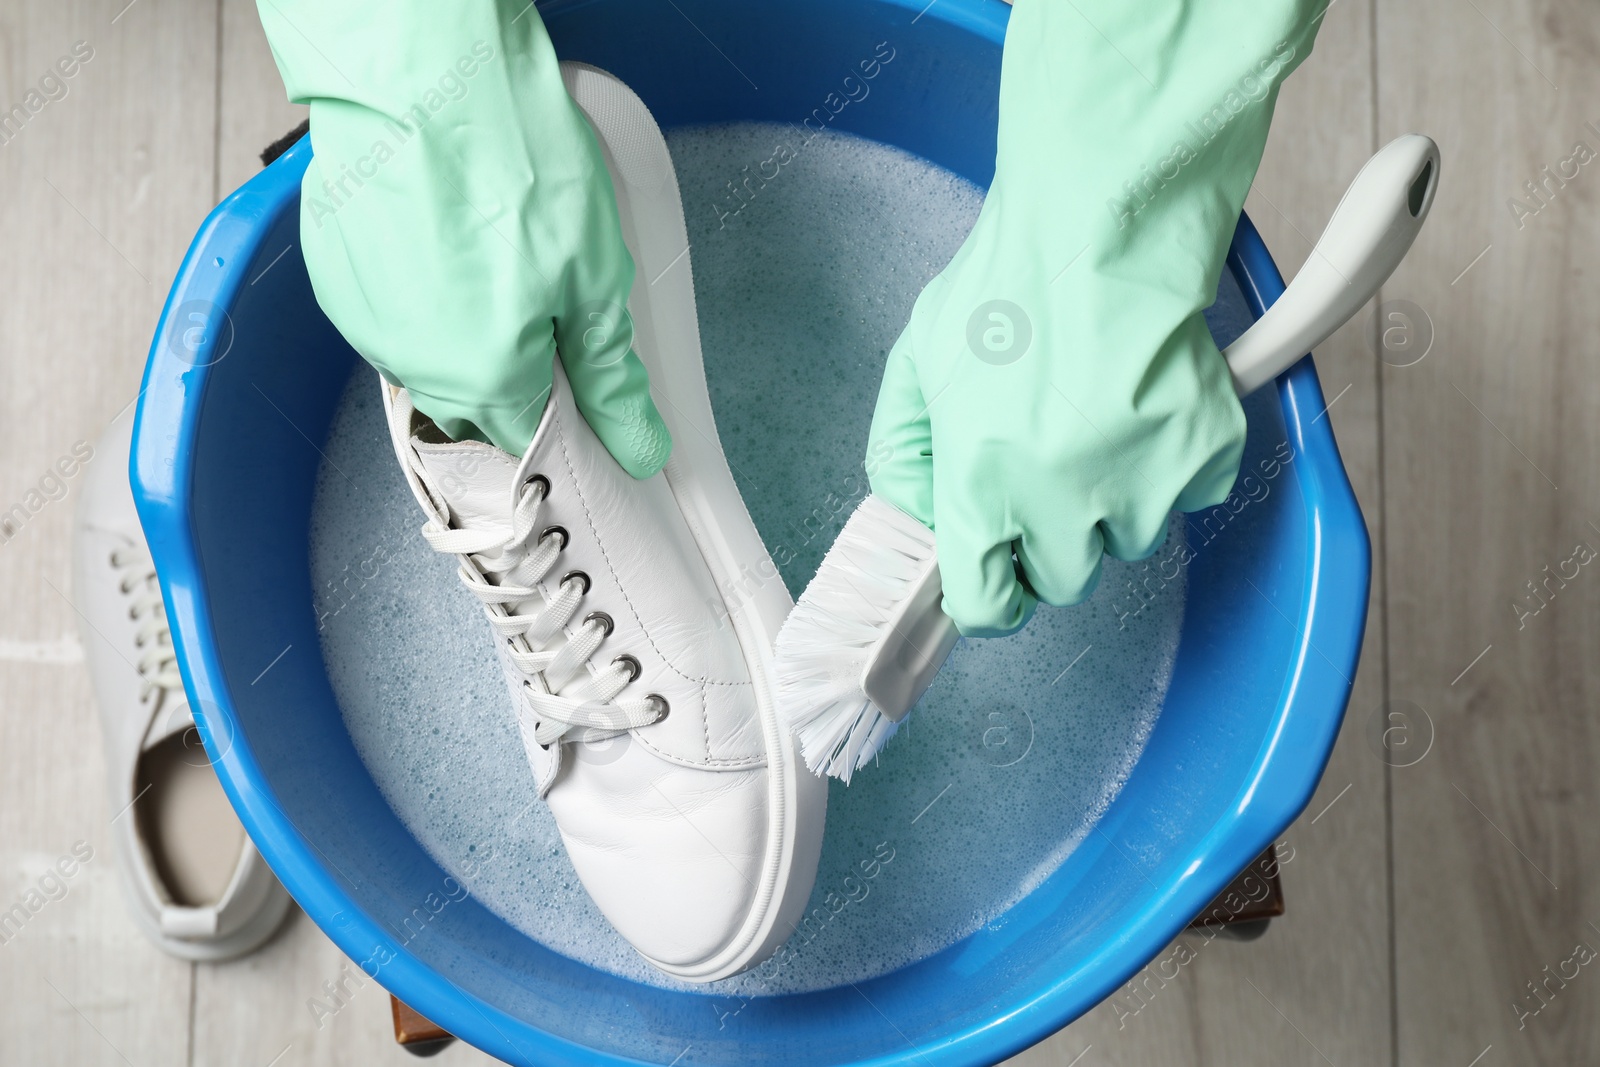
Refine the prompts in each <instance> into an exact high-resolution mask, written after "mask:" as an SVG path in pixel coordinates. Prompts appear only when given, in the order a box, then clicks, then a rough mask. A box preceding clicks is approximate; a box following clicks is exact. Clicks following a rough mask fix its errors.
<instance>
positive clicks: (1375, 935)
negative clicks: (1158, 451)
mask: <svg viewBox="0 0 1600 1067" xmlns="http://www.w3.org/2000/svg"><path fill="white" fill-rule="evenodd" d="M1370 38H1371V21H1370V13H1369V9H1368V8H1367V7H1366V6H1364V5H1360V4H1337V5H1335V6H1334V7H1333V8H1331V9H1330V12H1329V14H1328V15H1327V17H1326V19H1325V25H1324V26H1323V27H1322V29H1321V31H1320V33H1319V36H1318V41H1317V46H1316V50H1315V52H1314V53H1313V54H1312V56H1311V58H1310V59H1308V60H1307V61H1306V63H1305V64H1304V65H1303V66H1302V67H1301V68H1300V69H1299V70H1298V71H1297V72H1296V73H1295V74H1294V76H1293V77H1292V78H1291V79H1290V80H1289V81H1288V82H1287V83H1286V84H1285V87H1284V90H1283V93H1282V96H1281V98H1280V100H1279V104H1278V110H1277V115H1276V118H1275V121H1274V124H1273V131H1272V137H1271V141H1270V143H1269V145H1268V149H1267V154H1266V158H1265V159H1264V160H1263V163H1262V168H1261V172H1260V174H1259V175H1258V177H1257V180H1256V185H1255V191H1254V192H1252V194H1251V196H1250V198H1249V200H1248V201H1247V202H1246V210H1247V211H1249V213H1250V216H1251V218H1252V219H1253V220H1254V221H1255V223H1256V225H1257V227H1258V228H1259V229H1260V230H1261V232H1262V236H1263V237H1264V239H1265V240H1266V242H1267V245H1268V247H1269V248H1271V249H1272V251H1273V255H1274V258H1275V259H1276V260H1277V262H1278V265H1279V267H1280V268H1281V269H1282V271H1283V273H1284V275H1285V277H1293V276H1294V273H1295V272H1296V271H1297V270H1298V269H1299V267H1300V265H1301V264H1302V263H1303V262H1304V260H1305V258H1306V257H1307V255H1309V253H1310V251H1311V247H1312V244H1313V243H1314V242H1315V241H1316V238H1317V237H1318V235H1320V233H1321V231H1322V227H1323V225H1324V224H1325V223H1326V221H1327V219H1328V217H1329V216H1330V215H1331V214H1332V211H1333V208H1334V205H1335V204H1336V203H1337V202H1338V199H1339V197H1340V195H1342V193H1343V192H1344V189H1345V187H1346V185H1347V184H1348V183H1349V181H1350V179H1351V178H1353V177H1354V176H1355V173H1356V171H1357V170H1358V169H1359V168H1360V167H1361V165H1362V164H1363V163H1364V162H1365V161H1366V160H1367V158H1368V157H1369V156H1370V155H1371V154H1372V152H1373V151H1374V150H1375V148H1376V143H1375V141H1374V131H1373V129H1372V117H1371V114H1372V92H1373V88H1372V76H1371V55H1372V52H1371V39H1370ZM1372 336H1373V330H1372V313H1371V312H1370V311H1368V312H1365V313H1363V314H1362V315H1361V316H1359V317H1358V318H1357V320H1356V321H1355V322H1353V323H1352V324H1351V325H1349V326H1347V327H1345V328H1344V329H1343V330H1341V331H1339V333H1338V334H1337V335H1335V337H1334V338H1332V339H1331V340H1330V341H1329V342H1327V343H1326V344H1324V345H1323V346H1322V347H1321V348H1319V349H1318V351H1317V369H1318V373H1319V375H1320V376H1321V378H1322V384H1323V389H1324V392H1325V393H1326V395H1327V398H1328V399H1329V400H1333V399H1334V398H1335V397H1338V399H1337V403H1336V404H1335V405H1334V407H1333V408H1332V409H1331V410H1330V412H1329V414H1328V417H1329V418H1331V419H1332V421H1333V424H1334V427H1335V431H1336V433H1337V435H1338V439H1339V446H1340V449H1341V451H1342V453H1343V456H1344V461H1345V465H1346V467H1347V469H1348V470H1349V472H1350V477H1351V481H1352V482H1353V484H1354V485H1355V488H1356V493H1357V496H1358V498H1359V499H1360V501H1361V505H1362V508H1363V510H1364V511H1365V513H1366V517H1367V522H1368V527H1369V529H1370V531H1371V533H1372V537H1373V540H1374V543H1375V545H1376V544H1381V537H1382V531H1383V524H1382V497H1381V493H1380V484H1379V477H1378V474H1379V449H1378V436H1377V425H1378V421H1377V420H1378V409H1379V400H1378V385H1379V382H1378V372H1377V369H1376V363H1377V361H1376V359H1375V357H1374V351H1373V348H1372V342H1371V338H1372ZM1346 387H1348V391H1345V390H1346ZM1341 394H1342V395H1341ZM1382 593H1383V581H1382V573H1381V571H1379V572H1377V573H1375V574H1374V582H1373V601H1372V603H1373V608H1372V613H1371V616H1370V618H1369V622H1368V631H1367V645H1366V649H1365V652H1364V655H1363V659H1362V663H1361V669H1360V671H1359V673H1358V675H1357V677H1356V679H1355V692H1354V696H1353V698H1352V700H1351V703H1350V711H1349V714H1348V716H1347V718H1346V725H1345V729H1344V731H1343V733H1342V734H1341V736H1340V740H1339V744H1338V746H1337V748H1336V750H1335V753H1334V756H1333V759H1332V761H1331V763H1330V765H1329V769H1328V771H1327V775H1326V777H1325V778H1324V780H1323V783H1322V787H1321V789H1320V790H1319V792H1318V794H1317V796H1316V798H1315V799H1314V800H1313V801H1312V803H1311V805H1310V807H1309V808H1308V809H1307V812H1306V814H1305V815H1304V816H1302V817H1301V819H1300V820H1299V821H1298V822H1297V823H1296V824H1295V825H1294V826H1293V827H1291V828H1290V829H1289V831H1288V832H1287V833H1286V834H1285V835H1284V838H1283V841H1284V844H1285V846H1286V847H1288V848H1292V850H1293V852H1292V855H1293V859H1291V860H1290V861H1289V862H1287V863H1285V864H1284V866H1283V881H1284V895H1285V898H1286V902H1287V907H1288V914H1287V915H1285V916H1284V917H1283V918H1282V919H1279V920H1277V921H1276V922H1275V923H1274V924H1273V927H1272V929H1271V930H1270V931H1269V932H1268V934H1267V935H1266V937H1264V938H1263V939H1261V940H1260V941H1256V942H1251V943H1246V944H1239V943H1231V942H1226V941H1215V942H1210V943H1207V942H1206V941H1205V940H1204V939H1201V938H1196V937H1194V936H1192V935H1189V936H1185V937H1184V938H1181V939H1180V940H1181V941H1183V942H1184V943H1185V944H1186V945H1188V946H1189V947H1190V948H1191V949H1192V950H1193V951H1194V952H1195V955H1196V957H1197V958H1196V959H1195V961H1194V962H1193V963H1190V964H1188V965H1186V966H1184V967H1182V968H1179V969H1178V973H1179V977H1178V978H1177V979H1176V980H1175V981H1173V982H1172V983H1170V984H1167V985H1161V984H1160V982H1159V980H1157V981H1154V982H1150V983H1140V984H1141V985H1144V986H1145V987H1146V988H1147V989H1150V990H1155V992H1154V994H1153V995H1151V994H1149V993H1147V994H1146V998H1147V1000H1148V1003H1147V1005H1145V1006H1141V1004H1142V1001H1141V1000H1140V998H1139V997H1138V996H1137V995H1136V994H1135V993H1134V991H1133V990H1130V989H1128V988H1127V987H1124V990H1123V991H1122V992H1121V993H1120V994H1119V995H1118V996H1116V997H1113V998H1112V999H1111V1000H1109V1001H1107V1002H1106V1003H1105V1004H1102V1005H1101V1006H1100V1007H1099V1008H1097V1009H1096V1010H1095V1011H1093V1012H1091V1013H1090V1014H1089V1015H1088V1016H1086V1017H1085V1018H1084V1019H1082V1020H1080V1021H1079V1022H1078V1023H1076V1024H1074V1025H1073V1026H1071V1027H1069V1028H1068V1029H1067V1030H1065V1031H1063V1032H1062V1033H1061V1034H1058V1035H1057V1036H1056V1037H1054V1038H1052V1039H1051V1040H1050V1041H1048V1042H1045V1043H1044V1044H1042V1045H1040V1046H1038V1047H1036V1048H1034V1049H1031V1050H1029V1051H1028V1052H1027V1053H1024V1054H1023V1055H1022V1056H1019V1057H1017V1058H1016V1059H1014V1060H1012V1061H1010V1062H1011V1063H1013V1064H1016V1065H1018V1067H1066V1065H1067V1064H1072V1063H1074V1061H1075V1057H1077V1056H1079V1055H1080V1054H1082V1055H1083V1059H1082V1061H1081V1064H1082V1065H1083V1067H1089V1065H1101V1064H1119V1065H1121V1064H1126V1065H1129V1067H1145V1065H1148V1064H1155V1063H1160V1064H1208V1063H1233V1064H1261V1065H1266V1064H1272V1065H1274V1067H1277V1065H1284V1064H1306V1065H1312V1064H1316V1065H1319V1067H1325V1064H1326V1061H1327V1060H1331V1061H1332V1062H1333V1063H1336V1064H1341V1065H1342V1064H1379V1063H1389V1062H1391V1054H1390V1029H1391V1012H1392V1005H1391V1000H1390V982H1389V936H1388V900H1387V886H1388V858H1387V851H1386V847H1385V832H1384V824H1385V803H1386V802H1385V793H1384V773H1385V766H1384V763H1383V761H1382V760H1380V759H1379V758H1378V756H1377V754H1376V753H1375V752H1374V751H1373V750H1372V749H1371V747H1370V746H1369V745H1368V744H1367V743H1366V741H1365V740H1364V736H1363V731H1364V729H1365V726H1366V721H1367V719H1368V718H1369V717H1370V716H1371V715H1372V714H1373V713H1374V712H1376V711H1377V710H1378V708H1379V707H1380V705H1381V704H1382V700H1383V695H1382V694H1383V670H1382V668H1383V664H1382V655H1381V653H1382V647H1383V646H1382V633H1383V629H1382V627H1383V615H1382V612H1381V610H1380V607H1381V604H1382ZM1347 786H1348V787H1349V788H1348V791H1347V792H1346V791H1345V790H1346V787H1347ZM1336 798H1337V799H1336ZM1335 801H1336V802H1335ZM1330 803H1332V804H1333V806H1332V807H1331V808H1327V805H1329V804H1330ZM1325 808H1327V811H1326V814H1323V812H1324V809H1325ZM1286 854H1288V853H1286ZM1164 955H1167V954H1164ZM1168 973H1170V968H1169V972H1168ZM1086 1048H1087V1049H1088V1052H1087V1053H1085V1051H1084V1050H1085V1049H1086ZM1324 1057H1326V1060H1325V1059H1324Z"/></svg>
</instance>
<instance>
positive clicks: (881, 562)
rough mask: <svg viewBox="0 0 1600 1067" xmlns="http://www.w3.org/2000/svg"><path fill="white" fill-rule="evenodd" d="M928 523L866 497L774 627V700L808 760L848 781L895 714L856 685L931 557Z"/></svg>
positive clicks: (890, 729) (887, 733) (888, 732)
mask: <svg viewBox="0 0 1600 1067" xmlns="http://www.w3.org/2000/svg"><path fill="white" fill-rule="evenodd" d="M934 555H935V549H934V537H933V531H931V530H929V529H928V528H927V527H926V526H924V525H922V523H920V522H918V521H917V520H916V519H914V518H912V517H911V516H910V515H907V514H906V513H905V512H903V511H901V510H900V509H899V508H897V507H895V506H894V505H893V504H890V503H888V502H886V501H884V500H882V499H880V498H879V497H876V496H868V497H867V498H866V499H865V500H863V501H862V502H861V504H860V506H859V507H857V508H856V510H855V513H854V514H852V515H851V516H850V519H849V521H848V522H846V523H845V525H844V529H843V530H841V531H840V532H839V538H838V540H836V541H835V542H834V543H833V547H832V548H830V549H829V550H828V554H827V556H825V557H824V558H823V560H822V566H821V567H820V568H819V569H818V570H817V574H816V577H814V578H812V579H811V584H810V585H808V586H806V589H805V592H803V593H802V594H800V601H799V603H797V604H796V605H795V607H794V611H792V612H791V613H790V614H789V618H788V619H787V621H785V622H784V624H783V628H782V629H781V630H779V631H778V640H777V648H776V661H777V680H778V707H779V713H780V715H781V717H782V718H783V720H784V722H785V724H786V725H787V726H788V727H789V729H791V730H793V731H794V733H795V735H796V737H797V738H798V739H799V742H800V753H801V755H802V756H804V757H805V761H806V766H808V767H810V768H811V770H812V771H813V772H815V773H816V774H819V775H822V774H829V775H832V776H833V777H835V778H840V779H843V780H844V782H845V783H846V784H848V783H849V781H850V776H851V774H853V773H854V772H855V771H858V770H860V769H861V768H862V767H864V766H866V765H867V764H868V763H869V762H870V761H871V760H872V759H873V757H875V756H876V755H877V754H878V752H879V751H880V750H881V749H882V748H883V746H884V744H885V742H887V741H888V740H889V738H890V737H892V736H894V733H895V730H896V729H898V728H899V725H900V724H899V723H898V722H895V721H894V720H892V719H890V718H889V717H888V716H886V715H884V714H883V712H882V711H881V710H880V709H879V708H878V707H877V706H876V705H875V704H873V703H872V702H871V701H870V700H868V699H867V696H866V694H865V692H864V691H863V690H862V678H863V675H864V673H865V671H866V668H867V664H868V660H869V658H870V656H871V653H872V651H873V649H874V648H875V647H876V646H877V644H878V643H879V641H880V640H881V639H882V637H883V636H884V629H885V627H887V626H888V624H889V620H890V619H891V618H892V616H893V614H894V611H895V608H896V607H897V606H898V605H899V604H900V603H901V602H902V601H903V600H904V599H905V597H906V596H907V594H908V592H909V591H910V590H911V587H912V585H913V583H915V582H916V580H917V579H918V578H919V577H920V576H921V575H922V574H924V573H925V572H926V571H927V568H928V565H929V561H931V560H932V559H933V558H934Z"/></svg>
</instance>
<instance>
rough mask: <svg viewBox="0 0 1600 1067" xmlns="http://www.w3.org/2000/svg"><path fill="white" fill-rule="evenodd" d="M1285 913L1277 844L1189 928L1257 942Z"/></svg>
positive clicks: (1236, 880)
mask: <svg viewBox="0 0 1600 1067" xmlns="http://www.w3.org/2000/svg"><path fill="white" fill-rule="evenodd" d="M1283 911H1284V908H1283V883H1282V882H1280V881H1279V880H1278V849H1277V846H1276V845H1274V846H1272V847H1271V848H1269V849H1267V850H1266V851H1265V852H1263V853H1262V854H1261V855H1259V856H1257V857H1256V860H1255V862H1254V863H1252V864H1250V866H1248V867H1246V868H1245V869H1244V870H1242V871H1240V872H1239V875H1238V877H1236V878H1235V879H1234V880H1233V881H1232V882H1230V883H1229V884H1228V888H1226V889H1224V890H1223V891H1222V893H1221V895H1219V896H1218V897H1217V899H1216V900H1213V901H1212V902H1211V904H1210V905H1209V906H1208V907H1207V908H1206V910H1205V911H1203V912H1201V913H1200V914H1199V915H1196V916H1195V917H1194V921H1192V922H1191V923H1189V929H1191V930H1205V929H1210V930H1212V931H1214V932H1215V933H1218V934H1222V935H1224V936H1227V937H1230V938H1232V939H1234V940H1237V941H1254V940H1255V939H1256V938H1258V937H1260V936H1261V935H1262V934H1264V933H1266V932H1267V927H1268V926H1269V925H1271V923H1272V920H1273V919H1275V918H1276V917H1278V916H1279V915H1282V914H1283Z"/></svg>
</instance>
